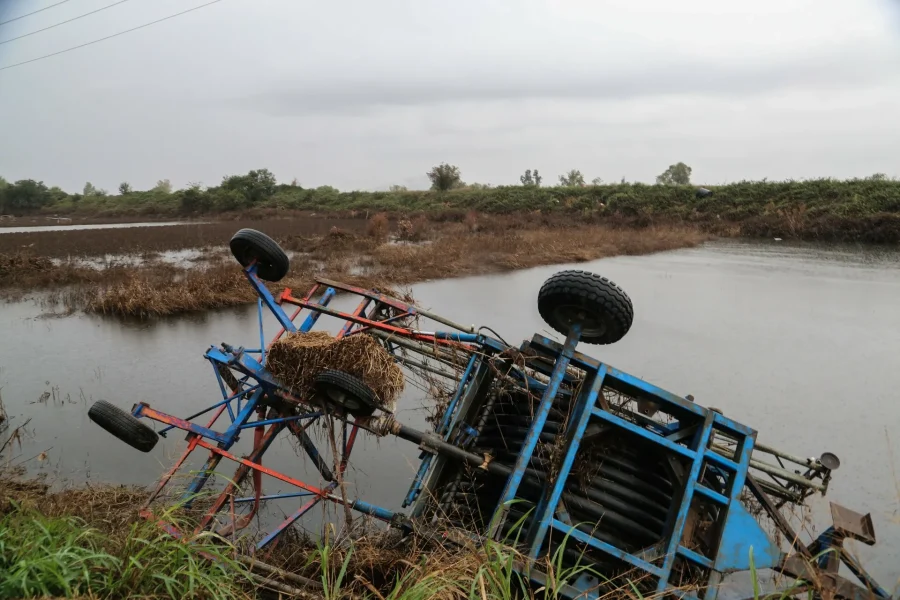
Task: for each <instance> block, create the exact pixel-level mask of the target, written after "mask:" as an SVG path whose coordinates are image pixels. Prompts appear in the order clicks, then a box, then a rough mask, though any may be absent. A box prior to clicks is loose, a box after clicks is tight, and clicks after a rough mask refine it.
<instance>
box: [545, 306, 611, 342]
mask: <svg viewBox="0 0 900 600" xmlns="http://www.w3.org/2000/svg"><path fill="white" fill-rule="evenodd" d="M553 315H554V316H555V317H556V319H557V320H558V322H560V323H564V324H565V325H566V326H567V327H568V328H569V329H571V328H572V326H573V325H575V324H576V323H577V324H580V325H581V335H582V336H589V337H599V336H602V335H603V334H604V333H606V330H607V322H606V319H605V318H604V316H603V315H599V314H590V313H588V312H587V311H585V310H584V308H582V307H581V306H578V305H575V304H564V305H562V306H558V307H556V308H554V309H553Z"/></svg>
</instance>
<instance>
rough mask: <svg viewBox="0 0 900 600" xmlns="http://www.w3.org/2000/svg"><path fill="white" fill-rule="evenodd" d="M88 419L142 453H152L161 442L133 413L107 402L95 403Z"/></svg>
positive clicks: (89, 411)
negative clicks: (157, 443)
mask: <svg viewBox="0 0 900 600" xmlns="http://www.w3.org/2000/svg"><path fill="white" fill-rule="evenodd" d="M88 417H89V418H90V420H91V421H93V422H94V423H96V424H97V425H99V426H100V427H102V428H103V429H105V430H106V431H108V432H109V433H111V434H113V435H114V436H116V437H117V438H119V439H120V440H122V441H123V442H125V443H126V444H128V445H129V446H131V447H132V448H136V449H138V450H140V451H141V452H150V451H151V450H153V447H154V446H156V442H158V441H159V436H158V435H157V434H156V432H155V431H153V429H151V428H150V427H148V426H147V425H144V424H143V423H141V421H140V420H139V419H138V418H137V417H135V416H134V415H132V414H131V413H129V412H126V411H124V410H122V409H121V408H119V407H118V406H115V405H114V404H110V403H109V402H107V401H106V400H97V401H96V402H94V404H92V405H91V408H90V409H88Z"/></svg>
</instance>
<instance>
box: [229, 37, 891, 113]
mask: <svg viewBox="0 0 900 600" xmlns="http://www.w3.org/2000/svg"><path fill="white" fill-rule="evenodd" d="M872 50H873V49H870V48H860V46H858V45H857V46H850V47H846V48H840V47H839V48H832V49H830V50H829V51H826V52H820V53H817V54H809V55H806V56H792V57H781V58H780V60H776V61H774V62H773V63H770V64H764V63H759V62H758V61H756V62H751V61H747V62H744V63H737V64H734V63H732V64H727V63H722V62H713V61H695V62H684V61H681V62H668V63H667V62H665V61H660V62H657V63H655V64H648V65H636V66H634V67H633V68H629V69H628V70H609V69H605V68H599V69H598V70H597V71H595V72H592V71H589V70H584V69H582V70H577V71H575V70H572V71H568V72H566V71H563V72H559V71H552V70H546V71H531V72H528V73H516V72H514V71H513V72H510V71H509V70H505V71H496V72H489V71H482V72H480V73H470V74H465V73H459V74H452V73H451V74H448V75H446V76H444V77H440V78H435V77H434V76H433V75H430V74H426V75H425V76H419V75H417V74H408V75H406V76H405V77H398V76H396V75H394V76H385V77H379V78H366V77H354V78H353V79H348V80H332V81H319V82H318V83H317V84H316V85H297V84H290V83H284V84H281V85H276V86H271V88H270V89H267V90H264V91H262V92H259V93H254V94H251V95H247V96H244V97H240V98H237V99H235V100H233V103H234V105H236V106H241V107H243V108H247V109H250V110H254V111H260V112H262V113H265V114H270V115H276V116H284V115H302V114H304V113H308V112H349V113H367V112H370V111H372V110H376V109H378V108H380V107H390V106H400V107H410V106H428V105H439V104H454V103H465V102H479V103H483V102H495V101H508V100H514V101H524V100H533V99H566V100H593V101H596V100H624V99H631V98H644V97H649V96H667V95H683V94H701V95H709V96H723V97H728V96H745V95H758V94H765V93H770V92H773V91H778V90H789V89H820V90H832V89H843V88H847V87H855V86H865V85H871V84H873V83H883V82H885V81H886V80H896V79H897V78H898V77H900V56H897V55H895V54H891V53H885V52H873V51H872ZM429 75H430V76H429Z"/></svg>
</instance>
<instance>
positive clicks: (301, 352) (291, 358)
mask: <svg viewBox="0 0 900 600" xmlns="http://www.w3.org/2000/svg"><path fill="white" fill-rule="evenodd" d="M266 368H268V370H269V372H270V373H271V374H272V375H274V376H275V378H276V379H277V380H278V381H280V382H281V384H282V385H284V386H286V387H288V388H289V389H290V390H291V392H292V393H294V394H295V395H297V396H299V397H301V398H306V397H309V395H310V394H311V393H312V387H313V384H314V383H315V380H316V376H317V375H318V374H319V373H321V372H322V371H323V370H325V369H336V370H338V371H343V372H345V373H347V374H349V375H353V376H354V377H357V378H358V379H361V380H362V381H363V383H365V384H366V385H367V386H369V388H371V390H372V392H374V394H375V400H376V402H378V404H379V405H380V406H382V407H383V408H387V409H389V410H393V406H394V405H395V403H396V401H397V398H398V397H399V396H400V392H401V391H402V390H403V383H404V382H403V371H402V370H401V369H400V367H399V366H398V365H397V363H395V362H394V359H393V358H392V357H391V355H390V353H388V351H387V350H385V349H384V348H382V347H381V346H380V345H379V344H378V342H376V341H375V340H374V339H373V338H372V337H371V336H368V335H360V334H358V335H350V336H347V337H344V338H341V339H335V338H334V337H333V336H332V335H331V334H329V333H328V332H326V331H310V332H308V333H301V332H298V333H291V334H286V335H284V336H283V337H282V338H281V339H279V340H278V341H276V342H275V343H274V344H272V347H271V348H269V352H268V354H267V355H266Z"/></svg>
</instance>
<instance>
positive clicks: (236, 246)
mask: <svg viewBox="0 0 900 600" xmlns="http://www.w3.org/2000/svg"><path fill="white" fill-rule="evenodd" d="M228 245H229V247H230V248H231V253H232V254H233V255H234V257H235V258H236V259H237V261H238V262H239V263H241V266H242V267H247V266H248V265H249V264H250V263H252V262H253V261H256V274H257V275H258V276H259V278H260V279H262V280H264V281H281V280H282V279H284V276H285V275H287V272H288V270H289V269H290V268H291V262H290V260H288V257H287V254H285V253H284V250H282V249H281V246H279V245H278V242H276V241H275V240H273V239H272V238H270V237H269V236H267V235H266V234H264V233H263V232H261V231H257V230H255V229H241V230H240V231H238V232H237V233H235V234H234V236H232V238H231V241H230V242H229V243H228Z"/></svg>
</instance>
